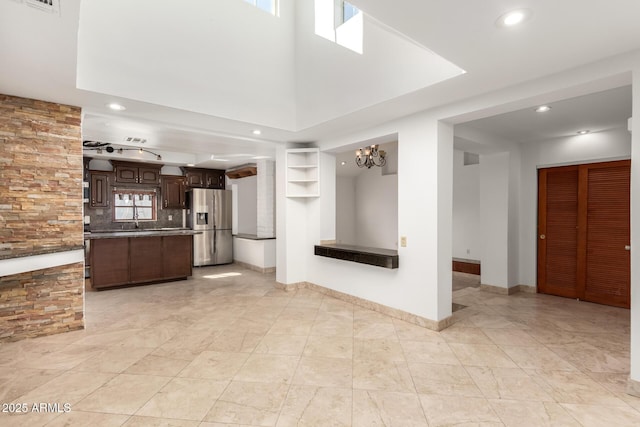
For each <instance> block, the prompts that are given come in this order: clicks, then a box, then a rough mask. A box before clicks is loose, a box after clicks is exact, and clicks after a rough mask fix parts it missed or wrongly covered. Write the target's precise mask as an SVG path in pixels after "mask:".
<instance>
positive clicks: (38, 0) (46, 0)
mask: <svg viewBox="0 0 640 427" xmlns="http://www.w3.org/2000/svg"><path fill="white" fill-rule="evenodd" d="M24 2H25V3H26V4H28V5H29V6H31V7H35V8H36V9H40V10H43V11H45V12H49V13H55V14H56V15H59V14H60V0H24Z"/></svg>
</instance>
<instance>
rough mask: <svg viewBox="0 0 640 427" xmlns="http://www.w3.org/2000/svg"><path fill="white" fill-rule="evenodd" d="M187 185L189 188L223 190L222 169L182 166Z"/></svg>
mask: <svg viewBox="0 0 640 427" xmlns="http://www.w3.org/2000/svg"><path fill="white" fill-rule="evenodd" d="M182 170H183V171H184V174H185V177H186V180H187V187H189V188H214V189H219V190H224V188H225V180H224V171H223V170H219V169H202V168H191V167H183V168H182Z"/></svg>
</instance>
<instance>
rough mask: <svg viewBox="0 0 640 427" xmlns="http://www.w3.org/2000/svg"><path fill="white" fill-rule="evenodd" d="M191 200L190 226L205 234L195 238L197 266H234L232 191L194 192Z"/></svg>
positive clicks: (201, 190) (190, 193)
mask: <svg viewBox="0 0 640 427" xmlns="http://www.w3.org/2000/svg"><path fill="white" fill-rule="evenodd" d="M187 198H188V199H189V200H188V201H189V205H188V206H189V211H188V212H187V226H188V227H189V228H192V229H193V230H196V231H201V232H202V234H196V235H195V236H193V265H194V266H195V267H199V266H202V265H217V264H229V263H231V262H233V237H232V236H231V191H230V190H211V189H205V188H194V189H192V190H189V191H188V192H187Z"/></svg>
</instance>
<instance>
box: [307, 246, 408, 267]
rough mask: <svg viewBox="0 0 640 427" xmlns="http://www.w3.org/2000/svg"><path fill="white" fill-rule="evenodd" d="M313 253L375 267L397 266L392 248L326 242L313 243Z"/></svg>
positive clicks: (397, 259)
mask: <svg viewBox="0 0 640 427" xmlns="http://www.w3.org/2000/svg"><path fill="white" fill-rule="evenodd" d="M314 254H315V255H318V256H324V257H328V258H335V259H341V260H344V261H351V262H357V263H360V264H369V265H375V266H377V267H384V268H391V269H395V268H398V264H399V257H398V251H396V250H393V249H381V248H368V247H365V246H354V245H342V244H336V243H334V244H326V245H315V246H314Z"/></svg>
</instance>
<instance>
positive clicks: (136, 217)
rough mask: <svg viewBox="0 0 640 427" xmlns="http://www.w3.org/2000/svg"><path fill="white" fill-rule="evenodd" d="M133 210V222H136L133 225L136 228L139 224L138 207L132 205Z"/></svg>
mask: <svg viewBox="0 0 640 427" xmlns="http://www.w3.org/2000/svg"><path fill="white" fill-rule="evenodd" d="M133 212H134V215H133V217H134V219H135V220H136V221H135V222H136V226H135V227H136V228H140V224H139V223H138V209H136V208H135V207H134V208H133Z"/></svg>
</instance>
